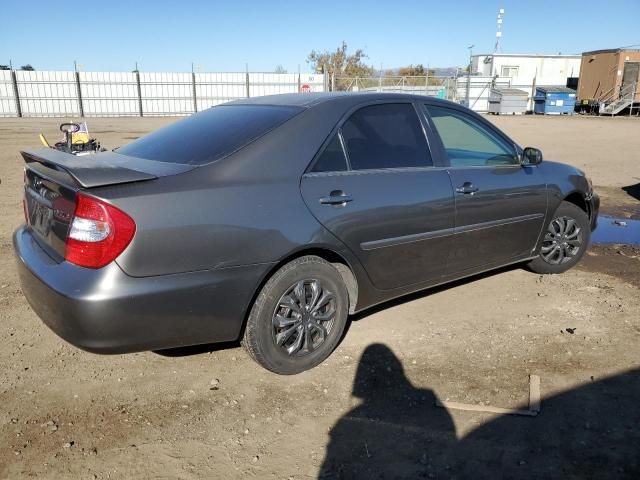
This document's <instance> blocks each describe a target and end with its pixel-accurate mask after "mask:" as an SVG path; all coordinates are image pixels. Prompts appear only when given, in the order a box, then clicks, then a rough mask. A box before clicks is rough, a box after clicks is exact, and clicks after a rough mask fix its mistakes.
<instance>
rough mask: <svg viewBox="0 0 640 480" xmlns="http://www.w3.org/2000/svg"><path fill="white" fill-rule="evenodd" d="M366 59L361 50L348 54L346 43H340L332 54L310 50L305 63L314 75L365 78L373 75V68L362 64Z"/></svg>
mask: <svg viewBox="0 0 640 480" xmlns="http://www.w3.org/2000/svg"><path fill="white" fill-rule="evenodd" d="M365 58H368V57H367V54H366V53H365V52H364V50H362V49H361V48H359V49H357V50H356V51H355V52H354V53H349V52H348V50H347V44H346V42H344V41H343V42H342V45H340V46H339V47H338V48H337V49H336V50H335V51H334V52H330V51H328V50H325V51H324V52H317V51H316V50H312V51H311V53H310V54H309V56H308V57H307V63H308V64H309V65H311V68H313V70H314V71H315V72H316V73H327V74H329V75H332V74H335V75H336V76H347V77H366V76H370V75H372V74H373V71H374V70H373V67H371V66H369V65H367V64H366V63H364V59H365Z"/></svg>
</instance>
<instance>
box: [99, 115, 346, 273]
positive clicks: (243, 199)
mask: <svg viewBox="0 0 640 480" xmlns="http://www.w3.org/2000/svg"><path fill="white" fill-rule="evenodd" d="M339 113H340V112H339V111H337V110H335V109H332V108H330V105H328V106H327V107H324V108H321V107H316V108H313V109H310V110H307V111H305V112H303V113H301V114H299V115H298V116H296V117H294V119H292V120H290V121H289V122H286V123H285V124H284V125H282V126H281V127H279V128H278V129H276V130H274V131H273V132H271V133H269V134H267V135H266V136H264V137H262V138H261V139H259V140H257V141H255V142H253V143H251V144H250V145H248V146H246V147H245V148H243V149H242V150H240V151H239V152H237V153H235V154H233V155H231V156H229V157H226V158H224V159H221V160H219V161H217V162H214V163H212V164H209V165H205V166H202V167H199V168H197V169H195V170H192V171H190V172H186V173H183V174H180V175H174V176H171V177H163V178H160V179H158V180H153V181H148V182H142V183H138V184H136V183H133V184H129V185H120V186H113V187H105V188H100V189H96V190H94V193H95V194H96V195H98V196H100V197H102V198H106V199H108V200H109V201H111V202H112V203H113V204H114V205H116V206H117V207H119V208H121V209H122V210H124V211H125V212H127V213H128V214H129V215H130V216H131V217H132V218H133V219H134V220H135V222H136V227H137V229H136V234H135V236H134V239H133V241H132V242H131V244H130V245H129V247H128V248H127V249H126V250H125V252H123V254H122V255H121V256H120V257H118V259H117V262H118V264H119V265H120V266H121V268H122V269H123V270H124V271H125V272H126V273H127V274H129V275H131V276H136V277H144V276H152V275H166V274H172V273H181V272H188V271H197V270H207V269H216V268H224V267H230V266H239V265H249V264H257V263H269V262H277V261H279V260H280V259H281V258H283V257H286V256H287V255H290V254H291V253H292V252H295V251H296V250H298V249H301V248H303V247H305V246H322V245H328V246H330V247H331V248H332V249H333V250H342V249H344V246H343V245H342V244H341V243H340V242H339V241H338V240H337V239H335V237H333V236H332V235H330V234H328V232H326V230H324V228H323V227H322V226H321V225H320V224H319V223H318V222H317V221H316V220H315V218H314V217H313V216H312V215H311V213H310V212H309V210H308V209H307V207H306V205H305V204H304V202H303V200H302V197H301V194H300V178H301V176H302V174H303V173H304V170H305V168H306V167H307V165H308V164H309V161H310V160H311V159H312V158H313V155H314V154H315V153H316V151H317V149H318V148H319V146H320V145H321V144H322V142H323V141H324V140H325V138H326V136H327V135H328V134H329V132H330V130H331V128H332V127H333V125H335V122H336V121H337V119H338V118H339Z"/></svg>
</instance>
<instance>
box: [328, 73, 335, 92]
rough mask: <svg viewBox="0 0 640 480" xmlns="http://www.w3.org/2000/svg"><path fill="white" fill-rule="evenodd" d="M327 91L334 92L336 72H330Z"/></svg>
mask: <svg viewBox="0 0 640 480" xmlns="http://www.w3.org/2000/svg"><path fill="white" fill-rule="evenodd" d="M329 91H331V92H335V91H336V72H331V84H330V85H329Z"/></svg>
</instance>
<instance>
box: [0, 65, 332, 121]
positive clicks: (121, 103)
mask: <svg viewBox="0 0 640 480" xmlns="http://www.w3.org/2000/svg"><path fill="white" fill-rule="evenodd" d="M11 75H12V72H11V71H8V70H0V117H15V116H17V115H18V109H17V102H16V98H15V95H14V85H13V79H12V76H11ZM15 75H16V81H17V85H18V92H19V101H20V106H21V109H22V115H23V116H25V117H77V116H80V115H81V114H82V113H84V115H85V116H87V117H116V116H139V115H140V114H141V113H142V115H144V116H164V115H189V114H191V113H193V112H194V111H196V110H198V111H200V110H204V109H207V108H210V107H212V106H215V105H219V104H221V103H224V102H228V101H231V100H236V99H240V98H247V97H248V96H249V97H258V96H262V95H275V94H279V93H295V92H302V93H305V92H322V91H324V88H325V82H324V76H323V75H316V74H312V73H311V74H310V73H303V74H297V73H280V74H279V73H248V74H247V73H195V74H194V73H175V72H157V73H154V72H150V73H147V72H143V73H140V74H136V73H134V72H78V73H77V77H76V72H72V71H71V72H69V71H67V72H57V71H56V72H54V71H41V72H40V71H35V72H29V71H22V70H19V71H16V72H15ZM138 78H139V82H140V83H139V84H138ZM78 84H79V86H80V92H78ZM79 93H80V95H78V94H79ZM194 95H195V98H194ZM141 109H142V112H141Z"/></svg>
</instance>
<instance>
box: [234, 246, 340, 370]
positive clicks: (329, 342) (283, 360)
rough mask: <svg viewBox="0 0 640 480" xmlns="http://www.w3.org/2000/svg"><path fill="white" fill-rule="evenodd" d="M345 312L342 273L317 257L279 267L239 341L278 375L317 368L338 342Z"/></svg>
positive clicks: (263, 292) (257, 360) (254, 356)
mask: <svg viewBox="0 0 640 480" xmlns="http://www.w3.org/2000/svg"><path fill="white" fill-rule="evenodd" d="M347 315H348V293H347V289H346V286H345V284H344V282H343V280H342V276H341V275H340V273H339V272H338V271H337V270H336V269H335V267H333V265H331V264H330V263H328V262H326V261H325V260H323V259H322V258H320V257H316V256H305V257H300V258H298V259H296V260H293V261H292V262H290V263H288V264H286V265H285V266H283V267H282V268H280V269H279V270H278V271H277V272H276V273H275V274H274V275H273V276H272V277H271V278H270V279H269V280H268V281H267V283H266V284H265V285H264V287H263V288H262V290H261V291H260V293H259V294H258V297H257V299H256V301H255V304H254V305H253V307H252V309H251V313H250V314H249V318H248V319H247V326H246V328H245V333H244V337H243V339H242V344H243V346H244V347H245V349H246V350H247V352H248V353H249V355H250V356H251V357H252V358H253V359H254V360H255V361H256V362H258V363H259V364H260V365H262V366H263V367H265V368H266V369H268V370H271V371H272V372H275V373H278V374H281V375H291V374H294V373H299V372H302V371H304V370H308V369H310V368H313V367H315V366H316V365H318V364H319V363H320V362H322V361H323V360H324V359H326V358H327V357H328V356H329V355H330V354H331V352H332V351H333V349H334V348H335V347H336V345H337V344H338V341H339V340H340V337H341V336H342V332H343V331H344V327H345V324H346V322H347Z"/></svg>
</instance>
